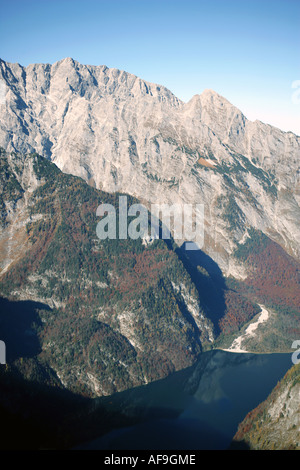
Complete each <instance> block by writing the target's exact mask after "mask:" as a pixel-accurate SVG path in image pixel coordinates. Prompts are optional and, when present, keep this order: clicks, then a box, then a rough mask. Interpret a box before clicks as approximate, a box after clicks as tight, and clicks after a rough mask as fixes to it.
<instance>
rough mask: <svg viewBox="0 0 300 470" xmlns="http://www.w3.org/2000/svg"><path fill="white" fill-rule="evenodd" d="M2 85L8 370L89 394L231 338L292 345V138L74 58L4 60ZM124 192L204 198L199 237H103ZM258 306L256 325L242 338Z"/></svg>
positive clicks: (148, 376)
mask: <svg viewBox="0 0 300 470" xmlns="http://www.w3.org/2000/svg"><path fill="white" fill-rule="evenodd" d="M0 80H2V81H3V82H4V83H5V85H6V95H5V102H4V104H1V105H0V106H1V113H0V147H1V150H0V158H1V172H0V181H1V195H0V204H1V233H0V246H1V260H0V263H1V264H0V267H1V274H0V281H1V286H0V293H1V296H2V297H1V315H0V326H1V335H2V336H1V338H0V339H1V340H4V341H5V343H6V345H7V357H8V366H7V374H12V376H14V377H15V376H17V377H19V376H21V377H23V378H24V379H26V380H32V381H34V382H37V383H43V384H46V385H47V386H51V387H57V388H58V389H62V390H63V389H64V390H65V389H66V390H68V391H69V392H72V393H73V394H79V395H80V396H84V397H90V398H91V397H100V396H103V395H111V394H112V393H115V392H120V391H122V390H125V389H129V388H132V387H136V386H139V385H144V384H147V383H149V382H152V381H155V380H158V379H161V378H164V377H167V376H169V375H170V374H172V373H173V372H175V371H179V370H181V369H184V368H187V367H189V366H191V365H192V364H194V363H195V361H196V360H197V358H198V357H199V355H200V354H201V353H202V352H204V351H207V350H209V349H213V348H223V349H228V348H231V350H232V348H233V346H234V344H235V342H234V341H235V340H236V338H237V337H239V338H240V339H241V346H243V348H246V349H247V351H250V352H275V351H276V352H288V351H291V345H292V342H293V341H294V340H295V339H297V338H298V337H299V334H300V329H299V315H300V289H299V283H300V262H299V255H300V243H299V242H300V225H299V220H300V207H299V202H300V184H299V183H300V166H299V161H300V158H299V157H300V137H299V136H297V135H295V134H293V133H292V132H283V131H281V130H280V129H277V128H275V127H272V126H270V125H268V124H264V123H262V122H260V121H255V122H251V121H249V120H248V119H247V118H246V117H245V116H244V115H243V113H242V112H241V111H240V110H238V109H237V108H236V107H234V106H233V105H232V104H231V103H229V102H228V101H227V100H226V99H225V98H223V97H222V96H220V95H219V94H218V93H216V92H214V91H212V90H205V91H204V92H203V93H202V94H201V95H196V96H194V97H193V98H192V99H191V100H190V101H189V102H188V103H184V102H182V101H181V100H179V99H178V98H176V96H174V95H173V94H172V93H171V92H170V91H169V90H168V89H167V88H165V87H163V86H160V85H156V84H152V83H148V82H145V81H143V80H141V79H140V78H138V77H136V76H134V75H132V74H129V73H127V72H124V71H120V70H117V69H109V68H107V67H106V66H87V65H82V64H79V63H78V62H76V61H75V60H73V59H71V58H66V59H64V60H61V61H59V62H56V63H55V64H53V65H50V64H34V65H29V66H27V67H22V66H21V65H19V64H10V63H7V62H5V61H3V60H0ZM120 195H126V196H127V198H128V203H130V204H134V203H142V204H143V205H144V206H145V207H146V208H147V209H148V210H149V213H148V216H149V221H150V210H151V205H152V204H169V205H172V204H180V205H184V204H203V206H204V243H203V246H201V247H200V248H201V249H198V250H190V251H188V250H185V247H186V244H185V242H186V241H188V240H187V239H186V238H184V237H183V238H182V239H174V237H173V238H172V237H171V238H170V239H169V240H163V239H157V240H154V241H153V240H152V241H151V243H149V240H146V239H143V238H141V239H138V240H131V239H127V240H108V239H106V240H99V239H98V238H97V235H96V226H97V222H98V220H99V219H98V217H97V215H96V214H97V207H98V206H99V204H101V203H106V204H112V205H114V206H116V207H117V201H118V198H119V196H120ZM172 235H173V236H174V232H172ZM261 305H263V306H264V309H267V310H266V311H267V312H268V317H267V320H266V321H265V322H263V323H262V324H261V325H260V326H259V328H258V329H257V331H256V332H255V334H253V335H250V336H249V335H248V336H247V335H245V334H244V332H245V331H246V328H247V327H248V326H249V324H250V325H251V324H252V325H253V322H255V321H257V318H258V317H259V315H260V314H261ZM24 312H26V314H24ZM297 370H298V369H297ZM293 377H294V375H293ZM4 380H6V379H4ZM3 400H4V402H5V397H2V398H1V402H0V404H1V403H3ZM239 432H240V431H239ZM240 434H241V432H240ZM243 438H244V435H243Z"/></svg>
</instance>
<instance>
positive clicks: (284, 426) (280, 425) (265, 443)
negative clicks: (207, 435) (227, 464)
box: [233, 364, 300, 450]
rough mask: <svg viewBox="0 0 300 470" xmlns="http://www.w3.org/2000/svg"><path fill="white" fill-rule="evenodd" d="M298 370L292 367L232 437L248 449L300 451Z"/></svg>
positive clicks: (299, 367) (299, 375) (299, 376)
mask: <svg viewBox="0 0 300 470" xmlns="http://www.w3.org/2000/svg"><path fill="white" fill-rule="evenodd" d="M299 372H300V366H299V364H298V365H294V366H293V367H292V368H291V369H290V370H289V371H288V372H287V374H286V375H285V376H284V378H283V379H282V380H281V381H280V382H279V383H278V385H277V386H276V387H275V389H274V390H273V391H272V393H271V394H270V396H269V397H268V398H267V399H266V400H265V401H264V402H263V403H261V404H260V405H259V406H258V407H257V408H255V409H254V410H253V411H251V412H250V413H248V415H247V416H246V418H245V419H244V420H243V422H242V423H241V424H240V426H239V429H238V431H237V433H236V435H235V436H234V441H233V447H234V448H236V447H238V445H239V443H241V442H243V443H244V444H246V445H247V446H248V447H249V448H250V449H258V450H274V449H275V450H299V439H300V431H299V430H300V417H299V410H300V374H299Z"/></svg>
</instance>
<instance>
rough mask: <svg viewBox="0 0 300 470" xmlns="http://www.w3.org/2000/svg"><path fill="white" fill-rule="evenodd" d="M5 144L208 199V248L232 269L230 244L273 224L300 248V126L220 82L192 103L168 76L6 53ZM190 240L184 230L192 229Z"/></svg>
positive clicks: (128, 187)
mask: <svg viewBox="0 0 300 470" xmlns="http://www.w3.org/2000/svg"><path fill="white" fill-rule="evenodd" d="M0 79H2V80H4V81H5V83H6V86H7V87H6V89H7V93H6V103H5V105H2V106H1V113H0V146H2V147H3V148H5V149H6V150H8V151H20V152H30V151H33V150H35V151H36V152H38V153H40V154H41V155H43V156H45V157H47V158H49V159H51V160H52V161H53V162H55V163H56V164H57V166H58V167H59V168H60V169H61V170H62V171H64V172H66V173H70V174H73V175H76V176H80V177H82V178H84V179H85V180H87V181H89V182H90V184H92V185H95V186H96V187H97V188H99V189H103V190H105V191H108V192H114V191H116V190H118V191H122V192H126V193H128V194H131V195H133V196H136V197H138V198H139V199H140V200H142V201H143V202H144V203H146V204H150V203H171V202H172V203H180V204H183V203H193V204H196V203H203V204H204V211H205V213H204V217H205V240H204V246H203V249H204V251H205V252H206V253H207V254H209V255H210V256H211V257H212V258H213V259H214V260H215V261H216V262H217V263H218V264H219V266H220V267H221V269H222V271H223V273H224V274H225V275H228V274H232V275H234V276H235V277H240V278H243V277H245V275H246V274H245V272H244V268H243V266H242V265H241V264H238V263H237V261H236V260H234V258H232V257H231V256H230V255H231V254H232V252H233V251H234V250H235V248H236V246H238V243H243V241H244V240H245V237H247V229H249V228H250V227H254V228H256V229H259V230H262V231H263V232H264V233H265V234H267V235H268V236H270V237H271V238H272V239H273V240H275V241H276V242H278V243H279V244H280V245H281V246H282V247H283V248H284V249H285V250H287V251H288V253H289V254H291V255H292V256H294V257H296V258H297V257H299V247H300V226H299V220H300V208H299V200H300V198H299V195H300V186H299V172H300V170H299V156H300V137H298V136H296V135H295V134H293V133H291V132H282V131H281V130H279V129H277V128H274V127H272V126H270V125H267V124H263V123H261V122H259V121H255V122H250V121H248V120H247V119H246V117H245V116H244V115H243V114H242V113H241V111H239V110H238V109H237V108H235V107H234V106H233V105H232V104H230V103H229V102H228V101H227V100H226V99H225V98H223V97H221V96H220V95H218V94H217V93H215V92H214V91H211V90H205V91H204V92H203V93H202V94H201V95H196V96H194V97H193V98H192V99H191V100H190V102H188V103H183V102H182V101H180V100H179V99H177V98H176V97H175V96H174V95H173V94H172V93H171V92H170V91H169V90H167V89H166V88H165V87H163V86H159V85H155V84H151V83H147V82H145V81H143V80H141V79H139V78H137V77H136V76H134V75H131V74H129V73H126V72H123V71H120V70H117V69H109V68H107V67H105V66H87V65H81V64H79V63H78V62H76V61H74V60H73V59H70V58H67V59H64V60H61V61H59V62H56V63H55V64H53V65H50V64H35V65H29V66H28V67H22V66H21V65H19V64H9V63H6V62H4V61H0ZM182 241H183V240H182Z"/></svg>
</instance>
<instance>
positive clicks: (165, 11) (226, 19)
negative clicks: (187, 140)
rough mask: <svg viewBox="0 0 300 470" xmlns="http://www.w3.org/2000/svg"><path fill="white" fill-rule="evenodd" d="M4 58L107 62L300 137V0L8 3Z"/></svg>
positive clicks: (3, 14) (2, 30) (2, 17)
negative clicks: (225, 103) (215, 97)
mask: <svg viewBox="0 0 300 470" xmlns="http://www.w3.org/2000/svg"><path fill="white" fill-rule="evenodd" d="M0 57H1V58H2V59H4V60H7V61H9V62H19V63H20V64H22V65H28V64H30V63H35V62H44V63H45V62H48V63H53V62H55V61H57V60H60V59H62V58H64V57H73V58H74V59H76V60H78V61H79V62H81V63H83V64H93V65H100V64H101V65H102V64H105V65H107V66H108V67H116V68H119V69H122V70H126V71H128V72H131V73H133V74H135V75H138V76H139V77H141V78H143V79H145V80H148V81H150V82H155V83H159V84H162V85H165V86H166V87H167V88H169V89H170V90H171V91H172V92H173V93H174V94H175V95H176V96H178V97H179V98H181V99H182V100H184V101H188V100H189V99H190V98H191V97H192V96H193V95H194V94H197V93H198V94H200V93H201V92H202V91H203V90H204V89H205V88H212V89H214V90H215V91H217V92H218V93H220V94H221V95H223V96H225V97H226V98H227V99H228V100H229V101H231V102H232V103H233V104H235V105H236V106H238V107H239V108H240V109H241V110H242V111H243V112H244V113H245V115H246V116H247V117H248V118H249V119H252V120H254V119H260V120H262V121H265V122H268V123H270V124H273V125H276V126H278V127H280V128H282V129H283V130H292V131H294V132H296V133H297V134H300V103H295V102H293V100H292V95H293V93H294V92H295V90H293V89H292V83H293V82H294V81H296V80H299V81H300V1H299V0H280V1H279V0H239V1H238V0H210V1H203V0H106V1H104V0H80V1H79V0H0ZM298 101H300V100H298Z"/></svg>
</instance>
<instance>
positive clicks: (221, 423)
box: [79, 350, 292, 450]
mask: <svg viewBox="0 0 300 470" xmlns="http://www.w3.org/2000/svg"><path fill="white" fill-rule="evenodd" d="M290 367H292V362H291V355H290V354H236V353H230V352H225V351H221V350H216V351H210V352H207V353H203V354H202V355H201V357H200V359H199V361H198V363H197V364H196V365H195V366H193V367H191V368H189V369H186V370H184V371H180V372H178V373H175V374H173V375H172V376H171V377H168V378H167V379H164V380H160V381H157V382H154V383H152V384H149V385H146V386H144V387H138V388H137V389H132V390H130V391H127V392H123V393H122V394H116V395H115V396H113V397H106V398H105V399H100V400H99V403H102V404H103V403H105V400H106V402H107V403H108V400H110V401H109V403H110V404H111V405H112V406H116V407H119V409H120V411H122V413H125V414H126V415H127V416H131V417H132V416H135V415H136V416H137V417H139V420H140V422H139V423H138V424H136V425H134V426H129V427H123V428H118V427H115V429H114V430H112V431H111V432H109V433H107V434H105V435H102V436H101V437H99V438H98V439H95V440H93V441H91V442H88V443H85V444H83V445H81V446H80V447H79V448H81V449H105V450H124V449H130V450H137V449H143V450H176V449H177V450H179V449H181V450H198V449H200V450H201V449H227V448H228V446H229V445H230V443H231V441H232V438H233V436H234V434H235V432H236V430H237V427H238V424H239V423H240V422H241V421H242V420H243V419H244V417H245V416H246V414H247V413H248V412H249V411H251V410H252V409H253V408H255V407H256V406H257V405H258V404H259V403H261V402H262V401H263V400H265V399H266V398H267V396H268V395H269V393H270V392H271V390H272V389H273V388H274V386H275V385H276V384H277V382H278V381H279V380H280V379H281V378H282V377H283V376H284V374H285V373H286V372H287V370H288V369H289V368H290Z"/></svg>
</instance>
